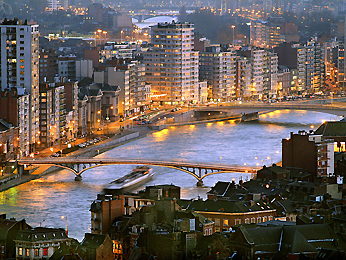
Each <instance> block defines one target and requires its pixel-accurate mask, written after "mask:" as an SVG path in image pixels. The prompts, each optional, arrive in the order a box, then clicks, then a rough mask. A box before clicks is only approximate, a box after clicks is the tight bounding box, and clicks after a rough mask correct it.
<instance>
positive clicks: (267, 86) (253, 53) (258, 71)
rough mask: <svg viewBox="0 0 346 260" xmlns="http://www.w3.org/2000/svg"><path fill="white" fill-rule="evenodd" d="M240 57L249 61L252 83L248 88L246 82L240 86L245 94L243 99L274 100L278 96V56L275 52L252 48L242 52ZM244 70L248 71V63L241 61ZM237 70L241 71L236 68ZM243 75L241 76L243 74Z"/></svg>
mask: <svg viewBox="0 0 346 260" xmlns="http://www.w3.org/2000/svg"><path fill="white" fill-rule="evenodd" d="M242 55H244V56H245V57H247V58H248V59H249V60H250V64H251V77H252V82H251V85H250V86H249V82H248V81H247V82H246V83H245V82H244V83H245V85H244V84H242V85H241V88H243V92H244V94H245V96H244V98H245V99H248V97H249V94H250V95H251V99H255V100H256V99H266V98H276V97H277V95H278V93H279V92H278V80H277V74H278V56H277V54H276V53H275V52H271V51H269V50H267V49H260V48H254V49H250V50H246V51H242ZM242 63H243V66H245V67H244V68H246V69H248V63H247V62H246V61H245V60H243V61H242ZM238 69H241V67H240V68H238ZM244 73H245V72H244ZM244 73H243V74H244Z"/></svg>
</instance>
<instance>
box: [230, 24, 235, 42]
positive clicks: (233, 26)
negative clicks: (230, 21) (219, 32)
mask: <svg viewBox="0 0 346 260" xmlns="http://www.w3.org/2000/svg"><path fill="white" fill-rule="evenodd" d="M231 27H232V29H233V38H232V40H233V46H234V28H235V25H232V26H231Z"/></svg>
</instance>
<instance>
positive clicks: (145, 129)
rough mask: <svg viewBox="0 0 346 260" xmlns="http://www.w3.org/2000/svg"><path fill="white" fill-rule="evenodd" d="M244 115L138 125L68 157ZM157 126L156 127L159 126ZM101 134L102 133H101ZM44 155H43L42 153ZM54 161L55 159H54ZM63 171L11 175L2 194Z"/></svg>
mask: <svg viewBox="0 0 346 260" xmlns="http://www.w3.org/2000/svg"><path fill="white" fill-rule="evenodd" d="M184 113H185V112H183V111H182V112H181V113H179V115H183V114H184ZM241 118H242V115H234V116H229V117H220V118H214V119H208V120H193V121H186V122H179V123H170V124H157V125H159V126H160V127H158V128H155V125H153V126H150V127H149V126H147V125H137V126H135V127H133V128H132V129H129V130H124V131H123V132H119V131H117V133H116V134H114V136H113V137H111V138H108V139H105V140H103V141H101V142H99V143H97V144H94V145H92V146H89V147H86V148H80V149H78V150H77V151H74V152H71V153H69V154H67V155H66V156H69V157H75V158H83V157H95V156H97V155H99V154H102V153H104V152H107V151H109V150H111V149H114V148H116V147H118V146H121V145H124V144H127V143H129V142H132V141H135V140H138V139H140V138H143V137H146V136H147V135H149V134H151V133H153V132H156V131H160V130H162V129H164V128H167V127H170V126H183V125H193V124H207V123H212V122H219V121H229V120H235V121H237V120H239V121H240V120H241ZM157 125H156V126H157ZM113 129H114V131H115V130H116V129H119V128H118V126H117V125H116V126H114V127H113ZM100 134H101V133H100ZM42 154H43V153H42ZM52 160H54V158H52ZM59 170H61V168H59V167H56V166H40V167H36V168H34V169H32V170H31V172H30V174H24V175H21V176H19V175H18V174H16V172H15V173H14V174H11V175H10V176H9V177H8V181H6V182H5V183H2V184H1V183H0V192H2V191H5V190H8V189H10V188H12V187H15V186H18V185H20V184H23V183H26V182H29V181H31V180H35V179H38V178H41V177H42V176H45V175H47V174H51V173H54V172H57V171H59Z"/></svg>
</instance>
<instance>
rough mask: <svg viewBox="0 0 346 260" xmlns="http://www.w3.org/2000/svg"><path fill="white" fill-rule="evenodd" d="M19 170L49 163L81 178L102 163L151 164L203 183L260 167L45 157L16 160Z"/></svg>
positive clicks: (253, 171) (102, 164)
mask: <svg viewBox="0 0 346 260" xmlns="http://www.w3.org/2000/svg"><path fill="white" fill-rule="evenodd" d="M17 162H18V167H21V168H19V171H22V170H23V166H24V165H51V166H57V167H60V168H64V169H68V170H70V171H72V172H73V173H74V174H75V175H76V180H81V178H82V173H83V172H85V171H86V170H88V169H92V168H95V167H100V166H104V165H117V164H133V165H151V166H161V167H167V168H172V169H176V170H180V171H183V172H186V173H188V174H190V175H192V176H193V177H195V178H196V179H197V185H202V184H203V179H204V178H205V177H207V176H209V175H213V174H219V173H229V172H239V173H251V174H254V173H255V172H256V171H257V170H258V169H259V168H260V167H258V166H254V167H251V166H239V165H229V164H221V163H219V164H215V163H214V164H212V163H194V162H187V161H183V160H171V161H168V160H152V159H138V158H83V159H80V158H45V159H23V160H18V161H17Z"/></svg>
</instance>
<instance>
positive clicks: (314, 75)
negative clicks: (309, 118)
mask: <svg viewBox="0 0 346 260" xmlns="http://www.w3.org/2000/svg"><path fill="white" fill-rule="evenodd" d="M292 47H293V48H297V69H298V91H300V92H307V93H313V92H317V91H319V90H320V88H321V87H322V86H323V81H324V64H323V55H322V47H321V45H320V44H319V43H317V42H316V41H315V40H310V41H308V42H307V43H306V44H294V45H293V46H292Z"/></svg>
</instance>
